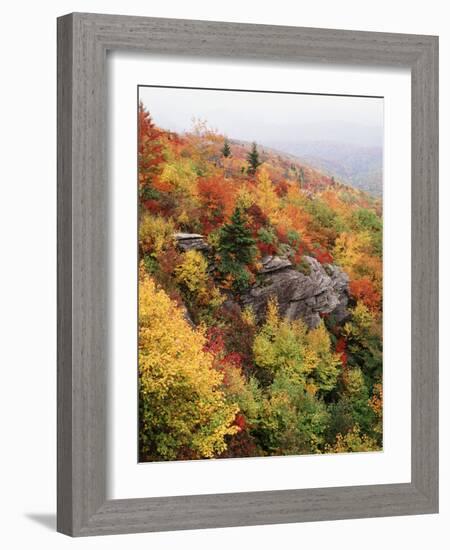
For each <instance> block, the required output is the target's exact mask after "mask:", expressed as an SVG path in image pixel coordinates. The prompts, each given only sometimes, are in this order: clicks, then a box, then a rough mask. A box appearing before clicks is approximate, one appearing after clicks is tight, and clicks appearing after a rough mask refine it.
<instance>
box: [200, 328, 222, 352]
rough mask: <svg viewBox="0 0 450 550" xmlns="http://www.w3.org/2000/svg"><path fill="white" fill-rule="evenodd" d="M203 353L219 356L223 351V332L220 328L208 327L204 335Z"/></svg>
mask: <svg viewBox="0 0 450 550" xmlns="http://www.w3.org/2000/svg"><path fill="white" fill-rule="evenodd" d="M203 349H204V350H205V351H209V352H210V353H212V354H213V355H219V354H221V353H222V352H223V350H224V349H225V341H224V331H223V329H221V328H220V327H210V328H209V329H208V331H207V333H206V344H205V345H204V346H203Z"/></svg>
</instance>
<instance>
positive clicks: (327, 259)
mask: <svg viewBox="0 0 450 550" xmlns="http://www.w3.org/2000/svg"><path fill="white" fill-rule="evenodd" d="M314 257H315V258H316V260H317V261H318V262H320V263H321V264H331V263H333V256H332V255H331V254H330V253H329V252H328V250H325V249H324V248H318V249H316V250H315V251H314Z"/></svg>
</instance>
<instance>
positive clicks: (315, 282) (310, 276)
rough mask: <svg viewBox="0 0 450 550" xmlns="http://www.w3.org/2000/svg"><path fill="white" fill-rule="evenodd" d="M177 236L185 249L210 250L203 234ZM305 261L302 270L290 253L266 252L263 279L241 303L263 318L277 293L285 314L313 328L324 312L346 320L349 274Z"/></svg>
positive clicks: (308, 257) (260, 278)
mask: <svg viewBox="0 0 450 550" xmlns="http://www.w3.org/2000/svg"><path fill="white" fill-rule="evenodd" d="M174 237H175V239H176V241H177V246H178V248H179V249H180V250H181V251H183V252H186V251H188V250H199V251H202V252H208V251H209V250H210V247H209V245H208V244H207V243H206V242H205V240H204V237H203V235H200V234H197V233H176V234H175V235H174ZM304 261H305V268H306V269H305V272H304V273H302V272H300V271H297V270H296V269H294V267H293V265H292V263H291V261H290V260H289V258H287V257H281V256H265V257H264V258H263V260H262V267H261V269H260V271H259V275H260V277H259V282H258V283H257V284H255V285H254V286H252V287H251V288H250V289H249V290H248V291H247V292H245V293H244V294H243V295H242V296H241V297H240V302H241V304H242V305H243V306H251V307H252V309H253V311H254V313H255V316H256V318H257V319H258V320H259V321H261V320H262V319H263V318H264V316H265V314H266V309H267V302H268V300H269V298H271V297H274V298H276V300H277V302H278V307H279V311H280V313H281V315H283V316H284V317H287V318H288V319H290V320H294V319H303V320H304V321H305V323H306V324H307V325H308V327H309V328H315V327H316V326H317V325H318V324H319V322H320V315H321V314H324V313H332V314H333V316H334V317H335V319H336V321H337V322H338V323H343V322H344V321H345V320H346V319H347V318H348V317H349V313H348V310H347V305H348V283H349V278H348V275H347V274H346V273H345V272H344V271H342V269H341V268H340V267H338V266H336V265H333V264H328V265H326V266H323V265H321V264H320V263H319V262H318V261H317V260H316V259H314V258H311V257H310V256H304ZM213 267H214V266H210V268H211V270H212V269H213ZM228 301H230V299H229V300H228ZM231 301H233V300H231Z"/></svg>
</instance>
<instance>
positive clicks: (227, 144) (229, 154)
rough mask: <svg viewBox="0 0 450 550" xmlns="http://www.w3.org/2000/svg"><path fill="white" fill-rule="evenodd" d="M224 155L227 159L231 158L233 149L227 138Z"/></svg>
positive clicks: (224, 143)
mask: <svg viewBox="0 0 450 550" xmlns="http://www.w3.org/2000/svg"><path fill="white" fill-rule="evenodd" d="M222 155H223V156H224V157H225V158H227V157H231V147H230V144H229V143H228V139H227V138H225V141H224V142H223V147H222Z"/></svg>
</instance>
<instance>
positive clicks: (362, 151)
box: [266, 140, 383, 196]
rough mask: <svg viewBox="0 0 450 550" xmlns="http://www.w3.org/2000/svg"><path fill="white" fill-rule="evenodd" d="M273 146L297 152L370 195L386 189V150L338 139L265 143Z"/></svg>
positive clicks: (298, 154)
mask: <svg viewBox="0 0 450 550" xmlns="http://www.w3.org/2000/svg"><path fill="white" fill-rule="evenodd" d="M266 145H267V146H269V147H272V148H274V149H277V150H280V151H284V152H286V153H290V154H291V155H295V156H296V157H298V158H299V159H300V160H302V161H304V162H305V163H307V164H309V165H310V166H312V167H313V168H318V169H320V170H322V171H323V172H325V173H327V174H329V175H333V176H334V177H335V178H336V179H338V180H342V182H344V183H349V184H350V185H352V186H353V187H356V188H357V189H361V190H363V191H366V192H367V193H370V194H371V195H375V196H381V195H382V192H383V150H382V148H381V147H376V146H372V147H367V146H366V147H364V146H358V145H356V144H352V143H341V142H336V141H310V142H308V141H304V142H297V143H292V142H283V141H277V140H272V141H271V142H270V143H267V144H266Z"/></svg>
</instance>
